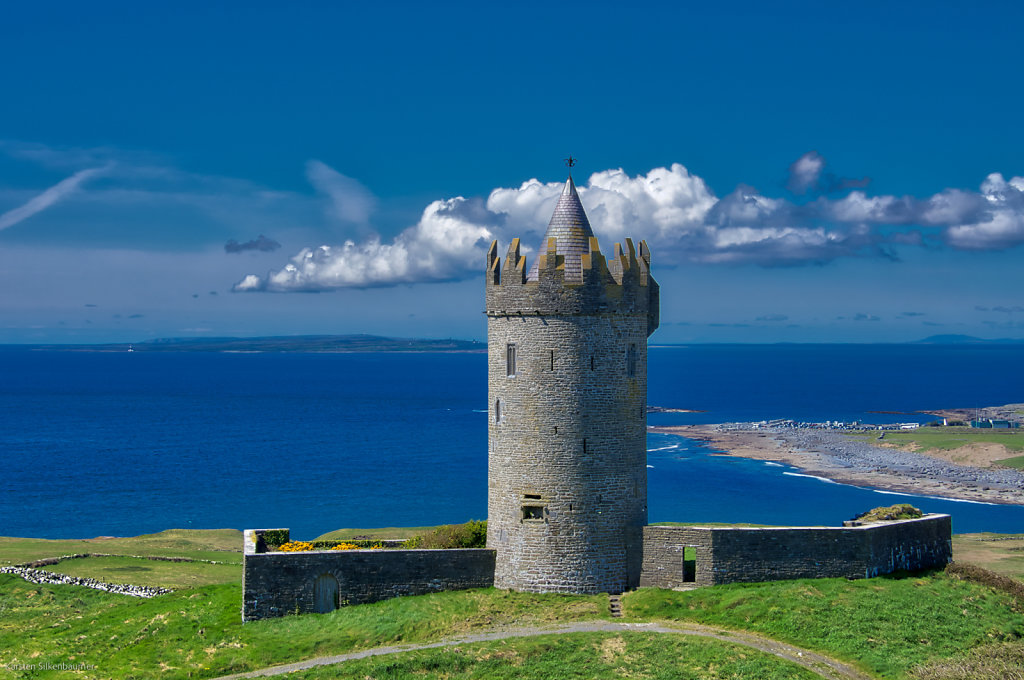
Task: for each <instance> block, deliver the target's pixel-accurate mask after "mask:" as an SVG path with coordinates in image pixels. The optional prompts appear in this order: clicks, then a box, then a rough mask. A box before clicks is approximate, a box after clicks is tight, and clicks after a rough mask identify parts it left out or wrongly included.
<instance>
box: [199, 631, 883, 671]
mask: <svg viewBox="0 0 1024 680" xmlns="http://www.w3.org/2000/svg"><path fill="white" fill-rule="evenodd" d="M622 632H630V633H663V634H669V635H694V636H697V637H705V638H713V639H715V640H721V641H723V642H730V643H732V644H736V645H742V646H744V647H750V648H751V649H756V650H759V651H762V652H767V653H769V654H773V655H775V656H777V657H779V658H782V659H786V660H787V661H792V662H793V663H795V664H798V665H800V666H803V667H804V668H806V669H808V670H810V671H812V672H813V673H816V674H818V675H819V676H821V677H823V678H827V679H828V680H871V676H870V675H867V674H866V673H863V672H861V671H859V670H857V669H856V668H854V667H853V666H850V665H848V664H844V663H842V662H840V661H836V660H835V659H830V658H828V657H826V656H822V655H821V654H815V653H814V652H810V651H808V650H806V649H801V648H800V647H795V646H793V645H789V644H786V643H784V642H779V641H778V640H772V639H770V638H764V637H760V636H757V635H753V634H751V633H743V632H738V631H727V630H722V629H719V628H710V627H708V626H700V625H697V624H687V623H678V624H671V625H669V624H665V623H624V622H618V621H585V622H580V623H572V624H567V625H564V626H557V627H553V628H542V627H530V628H514V629H505V630H493V631H485V632H482V633H475V634H473V635H465V636H462V637H457V638H451V639H448V640H441V641H439V642H429V643H424V644H418V645H395V646H388V647H374V648H373V649H364V650H362V651H360V652H351V653H349V654H339V655H337V656H321V657H318V658H315V659H307V660H305V661H300V662H298V663H290V664H284V665H281V666H271V667H270V668H263V669H260V670H256V671H249V672H247V673H236V674H234V675H224V676H221V677H219V678H214V680H241V679H242V678H265V677H270V676H274V675H282V674H284V673H294V672H295V671H302V670H307V669H310V668H315V667H317V666H329V665H333V664H338V663H344V662H345V661H351V660H353V659H365V658H368V657H371V656H382V655H385V654H401V653H403V652H411V651H415V650H418V649H437V648H439V647H452V646H455V645H465V644H471V643H474V642H489V641H491V640H507V639H510V638H523V637H536V636H539V635H565V634H567V633H622Z"/></svg>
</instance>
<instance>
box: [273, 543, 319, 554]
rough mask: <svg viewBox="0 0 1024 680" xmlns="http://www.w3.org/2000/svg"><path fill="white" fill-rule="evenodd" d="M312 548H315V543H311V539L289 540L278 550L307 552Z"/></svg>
mask: <svg viewBox="0 0 1024 680" xmlns="http://www.w3.org/2000/svg"><path fill="white" fill-rule="evenodd" d="M312 549H313V544H312V543H310V542H309V541H289V542H288V543H285V544H284V545H282V546H281V547H280V548H278V549H277V550H278V552H305V551H307V550H312Z"/></svg>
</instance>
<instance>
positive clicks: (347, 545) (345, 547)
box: [331, 543, 359, 550]
mask: <svg viewBox="0 0 1024 680" xmlns="http://www.w3.org/2000/svg"><path fill="white" fill-rule="evenodd" d="M331 550H359V546H358V545H356V544H355V543H339V544H338V545H336V546H334V547H333V548H331Z"/></svg>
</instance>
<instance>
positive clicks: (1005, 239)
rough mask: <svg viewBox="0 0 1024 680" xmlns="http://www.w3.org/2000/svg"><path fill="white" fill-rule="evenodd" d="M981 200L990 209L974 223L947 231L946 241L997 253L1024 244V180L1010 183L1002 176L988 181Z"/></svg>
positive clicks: (1014, 180) (965, 247)
mask: <svg viewBox="0 0 1024 680" xmlns="http://www.w3.org/2000/svg"><path fill="white" fill-rule="evenodd" d="M981 197H982V199H984V202H985V206H986V209H985V210H983V211H982V214H981V215H980V217H979V218H978V219H976V220H974V221H971V222H965V223H962V224H955V225H953V226H951V227H949V228H948V229H947V230H946V234H945V235H946V241H947V242H948V243H949V244H950V245H952V246H953V247H955V248H962V249H965V250H996V249H1004V248H1010V247H1013V246H1016V245H1019V244H1021V243H1024V177H1014V178H1012V179H1010V181H1006V180H1005V179H1004V178H1003V176H1002V175H1001V174H999V173H993V174H991V175H989V176H988V177H987V178H985V181H984V182H982V185H981Z"/></svg>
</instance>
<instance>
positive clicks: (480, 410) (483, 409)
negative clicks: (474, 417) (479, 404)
mask: <svg viewBox="0 0 1024 680" xmlns="http://www.w3.org/2000/svg"><path fill="white" fill-rule="evenodd" d="M473 413H487V409H485V408H475V409H473Z"/></svg>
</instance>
